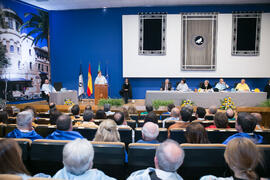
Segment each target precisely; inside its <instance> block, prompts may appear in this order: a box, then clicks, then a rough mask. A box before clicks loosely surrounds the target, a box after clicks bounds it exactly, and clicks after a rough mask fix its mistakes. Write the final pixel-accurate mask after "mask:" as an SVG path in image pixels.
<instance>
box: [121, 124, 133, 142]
mask: <svg viewBox="0 0 270 180" xmlns="http://www.w3.org/2000/svg"><path fill="white" fill-rule="evenodd" d="M118 131H119V134H120V138H121V142H123V143H125V144H126V145H128V144H129V143H132V128H130V127H119V128H118Z"/></svg>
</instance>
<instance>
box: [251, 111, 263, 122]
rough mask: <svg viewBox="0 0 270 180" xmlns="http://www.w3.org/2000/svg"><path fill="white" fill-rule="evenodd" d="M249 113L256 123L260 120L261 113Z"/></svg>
mask: <svg viewBox="0 0 270 180" xmlns="http://www.w3.org/2000/svg"><path fill="white" fill-rule="evenodd" d="M251 115H252V116H254V117H255V118H256V119H257V124H260V123H261V122H262V115H261V114H260V113H251Z"/></svg>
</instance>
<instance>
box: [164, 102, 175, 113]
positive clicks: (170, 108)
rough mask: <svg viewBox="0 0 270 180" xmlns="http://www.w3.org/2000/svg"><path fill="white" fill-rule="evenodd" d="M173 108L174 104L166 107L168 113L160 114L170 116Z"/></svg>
mask: <svg viewBox="0 0 270 180" xmlns="http://www.w3.org/2000/svg"><path fill="white" fill-rule="evenodd" d="M173 108H175V105H174V104H168V106H167V110H168V112H164V113H162V114H171V111H172V109H173Z"/></svg>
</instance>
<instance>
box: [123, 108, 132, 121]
mask: <svg viewBox="0 0 270 180" xmlns="http://www.w3.org/2000/svg"><path fill="white" fill-rule="evenodd" d="M121 111H122V112H123V113H124V120H130V116H129V112H128V110H127V108H126V107H122V108H121Z"/></svg>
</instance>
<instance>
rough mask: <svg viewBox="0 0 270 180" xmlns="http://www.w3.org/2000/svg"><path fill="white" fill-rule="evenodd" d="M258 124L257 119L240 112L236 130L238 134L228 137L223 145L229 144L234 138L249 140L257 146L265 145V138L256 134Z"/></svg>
mask: <svg viewBox="0 0 270 180" xmlns="http://www.w3.org/2000/svg"><path fill="white" fill-rule="evenodd" d="M256 124H257V119H256V118H255V117H254V116H252V115H251V114H250V113H246V112H240V113H238V117H237V119H236V122H235V129H236V130H237V131H238V133H236V134H234V135H232V136H230V137H228V138H227V139H226V140H225V141H224V142H223V144H228V142H229V141H230V140H232V139H234V138H243V137H245V138H249V139H251V140H252V141H253V142H254V143H256V144H261V143H263V137H262V136H261V135H258V134H254V132H253V131H254V130H255V127H256Z"/></svg>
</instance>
